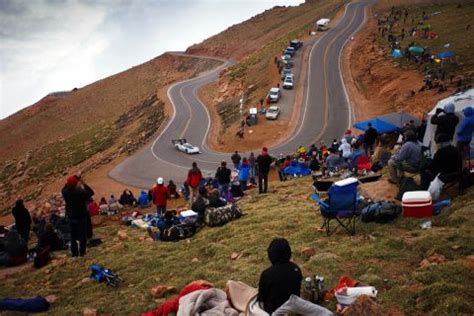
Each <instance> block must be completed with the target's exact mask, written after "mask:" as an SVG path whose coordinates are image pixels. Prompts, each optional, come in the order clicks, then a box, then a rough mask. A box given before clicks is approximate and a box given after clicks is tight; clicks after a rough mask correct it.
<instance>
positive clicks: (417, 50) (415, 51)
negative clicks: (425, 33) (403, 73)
mask: <svg viewBox="0 0 474 316" xmlns="http://www.w3.org/2000/svg"><path fill="white" fill-rule="evenodd" d="M408 50H409V51H410V53H412V54H415V55H421V54H423V52H424V51H425V49H424V48H421V47H418V46H412V47H410V48H409V49H408Z"/></svg>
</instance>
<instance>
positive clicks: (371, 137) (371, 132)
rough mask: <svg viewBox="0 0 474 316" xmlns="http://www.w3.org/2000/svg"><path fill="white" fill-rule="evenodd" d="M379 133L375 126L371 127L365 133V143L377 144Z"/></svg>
mask: <svg viewBox="0 0 474 316" xmlns="http://www.w3.org/2000/svg"><path fill="white" fill-rule="evenodd" d="M378 135H379V134H378V133H377V130H376V129H375V128H373V127H369V128H368V129H367V130H366V131H365V134H364V143H365V144H367V145H369V146H372V145H373V144H375V141H376V140H377V136H378Z"/></svg>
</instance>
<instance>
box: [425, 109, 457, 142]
mask: <svg viewBox="0 0 474 316" xmlns="http://www.w3.org/2000/svg"><path fill="white" fill-rule="evenodd" d="M454 111H455V107H454V104H453V103H448V104H446V105H445V106H444V109H440V108H438V109H436V113H435V115H433V117H432V118H431V124H433V125H436V126H437V127H436V132H435V138H434V139H435V142H436V139H438V135H440V134H445V135H447V136H448V137H449V140H450V141H452V140H453V136H454V131H455V130H456V125H458V123H459V118H458V117H457V116H456V114H454Z"/></svg>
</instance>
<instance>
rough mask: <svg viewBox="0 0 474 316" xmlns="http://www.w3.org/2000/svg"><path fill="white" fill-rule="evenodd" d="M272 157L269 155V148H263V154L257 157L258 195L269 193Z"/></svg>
mask: <svg viewBox="0 0 474 316" xmlns="http://www.w3.org/2000/svg"><path fill="white" fill-rule="evenodd" d="M271 164H272V157H271V156H270V155H269V154H268V148H267V147H262V153H261V154H260V155H258V157H257V166H258V193H260V194H262V193H267V191H268V173H269V172H270V165H271Z"/></svg>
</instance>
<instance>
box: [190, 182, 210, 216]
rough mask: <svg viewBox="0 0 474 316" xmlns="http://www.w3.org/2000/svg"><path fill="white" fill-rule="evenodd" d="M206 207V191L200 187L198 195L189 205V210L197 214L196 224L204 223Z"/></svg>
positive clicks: (207, 203)
mask: <svg viewBox="0 0 474 316" xmlns="http://www.w3.org/2000/svg"><path fill="white" fill-rule="evenodd" d="M208 206H209V200H208V198H207V190H206V188H205V187H200V188H199V194H198V196H197V198H196V200H195V201H194V202H193V204H192V205H191V209H192V210H193V211H194V212H196V213H197V214H198V220H197V222H198V223H202V222H203V221H204V213H205V212H206V207H208Z"/></svg>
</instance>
